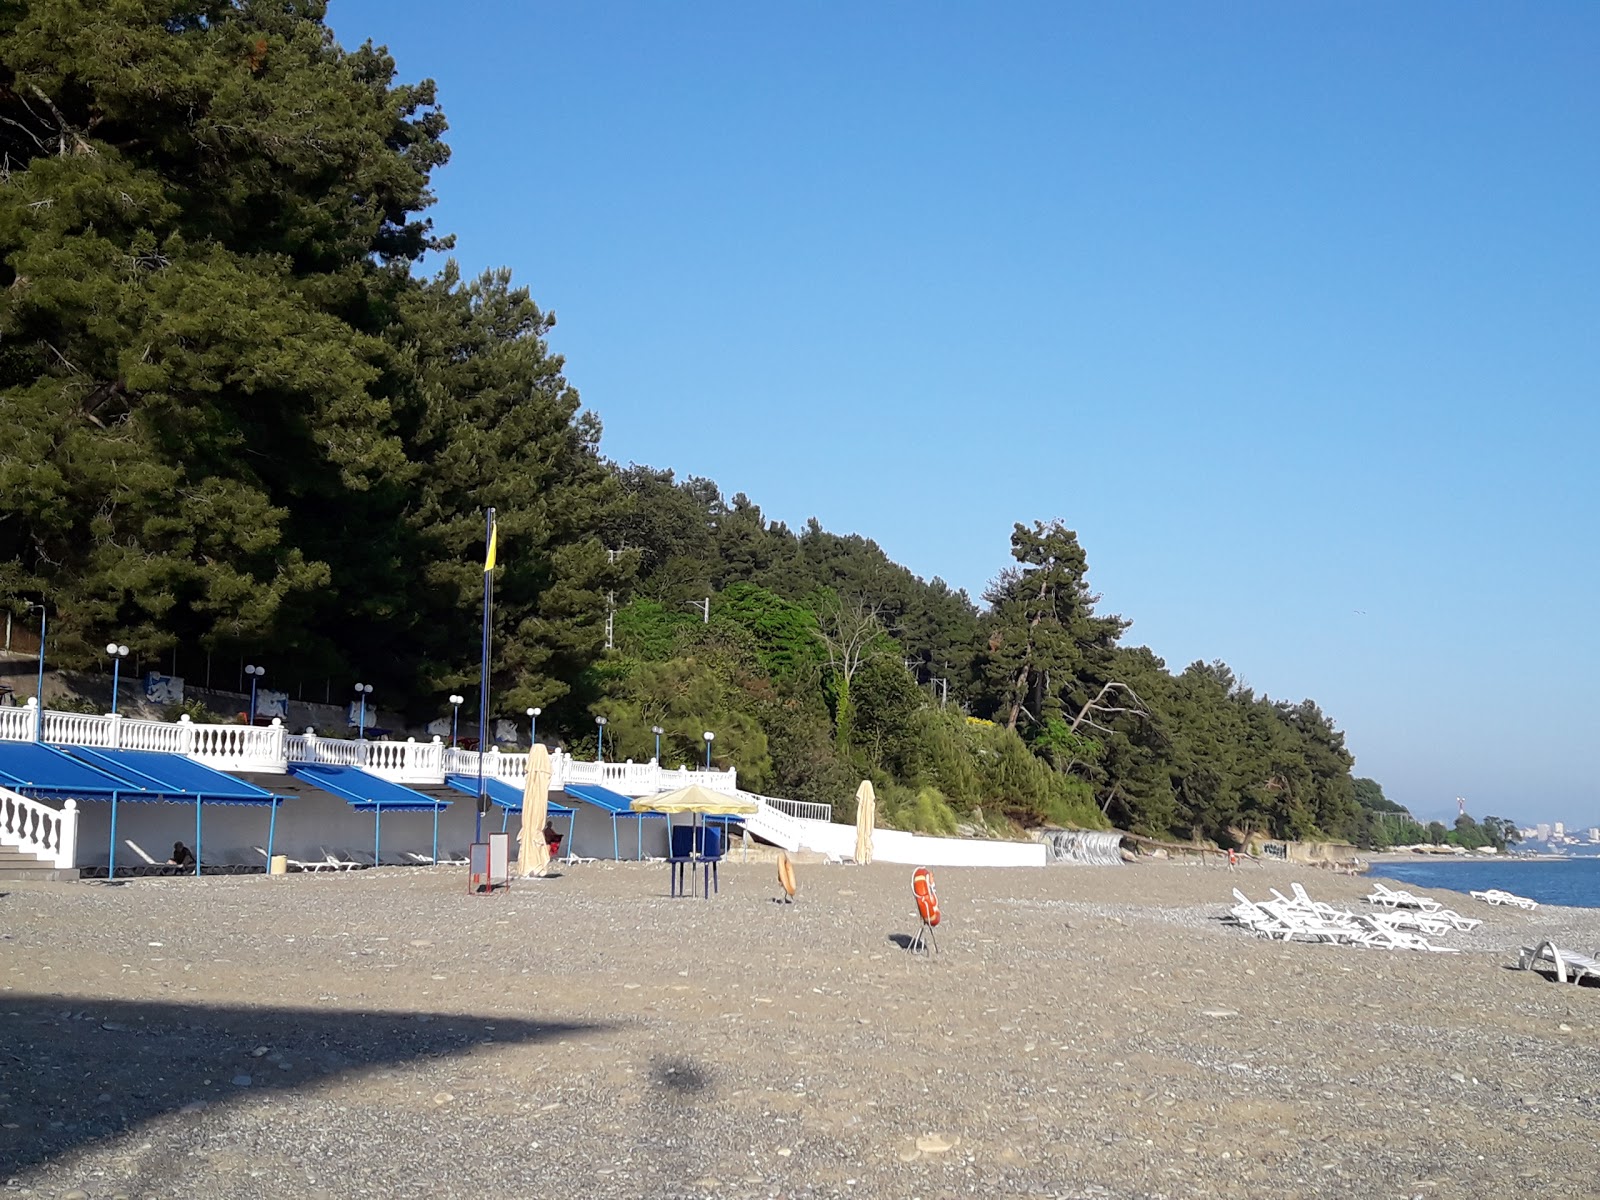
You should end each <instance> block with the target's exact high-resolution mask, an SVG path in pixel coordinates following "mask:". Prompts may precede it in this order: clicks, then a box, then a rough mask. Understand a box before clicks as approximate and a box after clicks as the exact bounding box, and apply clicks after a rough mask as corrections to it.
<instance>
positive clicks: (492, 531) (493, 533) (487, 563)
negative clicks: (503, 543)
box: [483, 521, 500, 571]
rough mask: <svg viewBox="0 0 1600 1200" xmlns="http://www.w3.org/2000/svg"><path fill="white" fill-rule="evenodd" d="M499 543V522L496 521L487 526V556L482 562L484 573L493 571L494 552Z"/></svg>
mask: <svg viewBox="0 0 1600 1200" xmlns="http://www.w3.org/2000/svg"><path fill="white" fill-rule="evenodd" d="M499 543H500V522H499V521H496V522H495V523H494V524H493V525H491V526H489V555H488V557H487V558H485V559H484V560H483V569H484V570H485V571H492V570H494V552H495V550H496V549H497V548H498V546H499Z"/></svg>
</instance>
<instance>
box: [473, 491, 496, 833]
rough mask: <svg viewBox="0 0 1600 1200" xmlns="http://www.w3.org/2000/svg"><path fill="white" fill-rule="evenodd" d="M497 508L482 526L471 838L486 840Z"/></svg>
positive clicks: (487, 516)
mask: <svg viewBox="0 0 1600 1200" xmlns="http://www.w3.org/2000/svg"><path fill="white" fill-rule="evenodd" d="M495 541H496V538H495V527H494V509H492V508H491V509H490V510H489V511H488V512H487V513H486V514H485V516H484V527H483V664H482V680H481V682H480V683H479V685H478V802H477V804H476V806H475V807H476V810H477V811H476V812H475V814H474V819H473V826H472V828H473V834H472V840H473V841H475V842H481V841H483V808H484V803H483V802H484V792H483V756H484V754H485V753H486V752H487V748H488V741H489V628H490V625H489V614H490V612H491V610H492V609H493V607H494V558H495Z"/></svg>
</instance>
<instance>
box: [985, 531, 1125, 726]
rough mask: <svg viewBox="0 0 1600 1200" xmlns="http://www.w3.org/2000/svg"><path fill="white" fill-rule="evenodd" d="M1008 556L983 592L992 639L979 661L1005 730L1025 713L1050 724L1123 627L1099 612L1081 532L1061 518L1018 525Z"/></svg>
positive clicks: (991, 698) (1034, 719)
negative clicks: (1009, 560)
mask: <svg viewBox="0 0 1600 1200" xmlns="http://www.w3.org/2000/svg"><path fill="white" fill-rule="evenodd" d="M1011 556H1012V558H1014V559H1016V560H1017V562H1018V564H1020V565H1018V566H1016V567H1012V568H1009V569H1007V570H1005V571H1002V572H1001V573H1000V575H999V577H998V578H996V580H995V581H994V583H993V584H992V585H991V586H990V588H989V590H988V592H987V593H985V596H984V598H985V599H986V600H987V601H988V602H989V620H988V621H987V622H986V627H987V633H988V644H987V648H986V651H985V653H984V655H983V656H982V658H981V659H980V662H979V669H980V671H981V672H982V677H983V681H984V684H985V687H986V692H987V695H988V697H989V698H990V700H991V702H992V703H993V705H994V707H995V710H996V711H997V712H998V713H999V714H1000V717H1001V719H1003V720H1004V721H1005V724H1006V728H1008V729H1015V728H1016V727H1017V723H1018V721H1019V720H1020V719H1021V718H1022V716H1023V715H1024V713H1026V714H1028V715H1029V716H1030V717H1031V719H1032V720H1033V721H1034V722H1037V723H1038V724H1040V725H1048V724H1049V723H1050V722H1051V721H1052V720H1055V719H1058V718H1060V716H1061V715H1062V711H1063V697H1064V696H1068V695H1071V694H1072V692H1073V691H1074V690H1075V688H1074V685H1076V684H1077V683H1078V682H1079V681H1080V679H1083V678H1087V676H1088V674H1089V672H1090V670H1091V668H1092V667H1093V666H1094V665H1096V664H1097V662H1100V661H1103V660H1104V658H1105V657H1106V656H1107V655H1108V654H1109V652H1110V651H1111V649H1112V647H1113V646H1114V645H1115V644H1116V640H1117V638H1118V637H1120V636H1121V635H1122V631H1123V629H1125V628H1126V622H1124V621H1122V620H1121V619H1120V618H1118V617H1100V616H1096V615H1095V612H1094V605H1095V602H1096V601H1097V600H1098V599H1099V597H1097V596H1095V595H1093V594H1092V593H1091V592H1090V590H1089V585H1088V582H1087V575H1088V571H1089V560H1088V556H1087V555H1085V554H1084V552H1083V548H1082V547H1081V546H1080V545H1079V544H1078V535H1077V534H1075V533H1073V532H1072V531H1071V530H1070V529H1067V528H1066V527H1065V526H1064V525H1062V524H1061V523H1060V522H1059V521H1054V522H1051V523H1050V524H1048V525H1046V524H1043V523H1041V522H1035V523H1034V524H1033V526H1032V527H1031V528H1030V527H1029V526H1026V525H1021V524H1019V525H1017V526H1016V528H1015V529H1014V530H1013V531H1012V534H1011Z"/></svg>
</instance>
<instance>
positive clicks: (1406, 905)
mask: <svg viewBox="0 0 1600 1200" xmlns="http://www.w3.org/2000/svg"><path fill="white" fill-rule="evenodd" d="M1372 887H1373V891H1372V895H1370V896H1368V897H1367V903H1368V904H1375V905H1377V906H1379V907H1381V908H1387V909H1388V910H1389V912H1390V914H1391V915H1393V916H1400V915H1402V914H1405V915H1406V916H1408V917H1411V916H1413V915H1415V919H1419V920H1423V921H1431V922H1434V923H1436V924H1437V923H1443V924H1445V925H1448V926H1449V927H1450V928H1452V929H1458V930H1467V929H1476V928H1477V927H1478V926H1479V925H1482V924H1483V922H1482V921H1481V920H1479V919H1478V918H1477V917H1463V916H1462V915H1461V914H1460V913H1458V912H1456V911H1455V909H1453V908H1446V907H1445V906H1444V905H1443V904H1441V903H1439V901H1437V900H1435V899H1434V898H1433V897H1432V896H1415V895H1413V894H1412V893H1410V892H1408V891H1404V890H1396V889H1393V888H1388V887H1385V886H1384V885H1383V884H1382V883H1379V882H1378V881H1377V880H1373V883H1372ZM1419 927H1420V926H1419Z"/></svg>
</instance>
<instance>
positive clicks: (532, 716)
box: [528, 708, 544, 750]
mask: <svg viewBox="0 0 1600 1200" xmlns="http://www.w3.org/2000/svg"><path fill="white" fill-rule="evenodd" d="M543 711H544V709H542V708H530V709H529V710H528V749H529V750H532V749H533V748H534V746H535V745H536V744H537V743H538V741H539V714H540V713H542V712H543Z"/></svg>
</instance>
